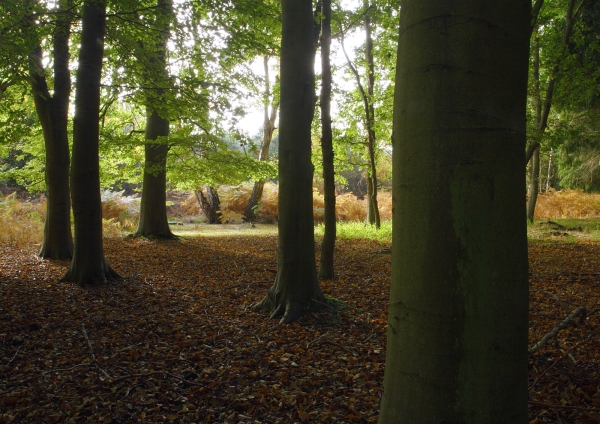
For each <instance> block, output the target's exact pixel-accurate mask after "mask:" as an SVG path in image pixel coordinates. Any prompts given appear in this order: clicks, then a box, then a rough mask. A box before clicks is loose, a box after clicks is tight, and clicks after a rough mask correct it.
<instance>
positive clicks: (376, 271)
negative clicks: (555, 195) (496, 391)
mask: <svg viewBox="0 0 600 424" xmlns="http://www.w3.org/2000/svg"><path fill="white" fill-rule="evenodd" d="M232 228H233V227H232ZM238 230H239V231H226V234H225V235H223V234H219V233H215V234H212V235H209V236H206V235H205V236H195V237H186V238H183V239H181V240H179V241H169V242H159V241H150V240H145V239H115V238H111V239H106V240H105V254H106V257H107V259H108V261H109V263H110V264H111V265H112V267H113V268H114V269H115V270H117V271H118V272H119V273H121V274H122V275H123V276H124V277H125V279H124V280H122V281H119V282H117V283H112V284H110V285H109V286H108V287H107V288H105V289H102V290H82V289H80V288H78V287H77V286H75V285H74V284H71V283H59V282H58V280H59V279H60V277H62V275H63V274H64V273H65V272H66V270H67V267H68V261H44V260H40V259H39V258H38V257H37V256H36V253H37V249H38V246H34V245H32V246H30V247H28V248H24V249H22V250H19V249H10V250H9V249H4V248H3V249H0V422H25V423H26V422H48V423H50V422H61V423H62V422H69V423H70V422H73V423H76V422H86V421H90V422H107V423H137V422H222V423H282V424H283V423H295V422H303V423H308V422H311V423H331V422H339V423H345V422H357V423H359V422H365V423H372V422H377V415H378V408H379V402H380V397H381V393H382V383H383V371H384V365H385V346H386V343H385V338H386V333H385V328H386V320H387V306H388V291H389V283H390V260H391V257H390V255H389V254H388V253H387V252H386V249H387V248H389V244H386V243H381V242H376V241H370V240H360V239H354V240H353V239H343V240H338V242H337V246H336V272H337V275H336V278H335V280H333V281H331V282H325V281H324V282H322V283H321V285H322V288H323V291H324V293H325V294H326V295H327V296H331V297H333V298H336V299H339V300H340V301H342V302H343V304H344V307H343V308H342V309H340V310H339V311H326V312H324V313H320V314H312V315H308V316H305V317H304V318H302V319H301V320H299V321H298V322H296V323H293V324H291V325H278V324H277V322H276V321H272V320H269V319H267V316H266V315H265V314H264V313H262V312H258V311H256V310H254V309H253V308H252V305H253V304H255V303H256V302H258V301H260V300H261V298H262V297H263V296H264V295H265V294H266V293H267V290H268V289H269V287H270V286H271V284H272V283H273V281H274V278H275V273H276V266H277V265H276V244H277V239H276V236H274V235H273V233H272V232H269V231H266V232H260V231H259V235H253V233H252V231H251V230H249V229H248V228H243V229H239V228H238ZM565 234H567V235H565ZM317 253H318V252H317ZM530 274H531V275H530V281H531V295H530V301H531V309H530V347H531V346H533V345H534V344H535V343H536V342H537V341H539V340H541V339H542V337H543V336H544V335H545V334H546V333H548V332H550V331H551V330H552V329H553V328H554V327H555V326H556V325H558V324H559V323H560V322H561V321H563V320H564V319H565V318H566V317H567V316H568V315H569V314H570V312H571V311H573V310H574V309H576V308H577V307H580V306H585V307H586V308H587V316H579V317H578V318H577V319H575V320H573V322H572V324H571V325H569V327H568V328H566V329H565V330H563V331H561V332H560V333H558V336H557V337H556V338H554V339H552V340H551V341H550V342H548V343H547V344H545V345H544V346H543V347H542V348H541V349H540V350H539V351H538V352H537V353H535V354H532V355H530V361H529V365H530V368H529V369H530V375H529V385H530V392H529V393H530V409H529V411H530V421H531V422H532V423H546V422H553V423H557V422H558V423H582V424H587V423H598V422H600V376H599V371H600V365H599V364H600V334H599V330H600V313H599V312H598V307H599V305H600V244H599V243H598V242H597V241H595V240H591V239H589V238H586V237H584V236H581V237H578V236H573V235H572V234H571V233H570V232H563V234H561V233H560V231H559V232H558V234H554V233H551V234H546V235H545V236H544V237H541V236H540V237H537V238H535V239H533V240H531V241H530Z"/></svg>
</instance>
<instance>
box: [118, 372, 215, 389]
mask: <svg viewBox="0 0 600 424" xmlns="http://www.w3.org/2000/svg"><path fill="white" fill-rule="evenodd" d="M158 374H161V375H164V376H166V377H171V378H174V379H176V380H179V381H183V382H184V383H187V384H191V385H192V386H200V387H204V388H207V387H206V385H205V384H202V383H195V382H193V381H190V380H186V379H185V378H183V377H179V376H178V375H175V374H171V373H170V372H166V371H152V372H147V373H143V374H129V375H126V376H123V377H119V378H115V379H114V380H113V381H112V382H113V383H117V382H119V381H122V380H127V379H128V378H135V377H151V376H153V375H158Z"/></svg>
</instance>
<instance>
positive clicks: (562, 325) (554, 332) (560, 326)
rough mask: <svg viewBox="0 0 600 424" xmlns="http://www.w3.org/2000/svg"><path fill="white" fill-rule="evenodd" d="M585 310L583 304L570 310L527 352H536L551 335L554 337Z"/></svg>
mask: <svg viewBox="0 0 600 424" xmlns="http://www.w3.org/2000/svg"><path fill="white" fill-rule="evenodd" d="M585 311H586V308H585V306H580V307H579V308H577V309H575V310H574V311H573V312H571V313H570V314H569V316H568V317H566V318H565V319H564V320H563V322H561V323H560V324H558V325H557V326H556V327H554V328H553V329H552V331H550V332H549V333H548V334H546V335H545V336H544V337H543V338H542V340H540V341H539V342H537V343H536V344H535V345H534V346H533V347H532V348H531V349H529V353H531V354H533V353H535V352H537V351H538V350H540V349H541V348H542V346H544V345H545V344H546V343H547V342H548V340H550V339H552V338H553V337H556V335H557V334H558V333H559V332H560V331H561V330H564V329H565V328H567V327H568V326H569V324H570V323H571V322H572V321H573V320H574V319H575V318H576V317H577V316H578V315H582V314H583V315H585Z"/></svg>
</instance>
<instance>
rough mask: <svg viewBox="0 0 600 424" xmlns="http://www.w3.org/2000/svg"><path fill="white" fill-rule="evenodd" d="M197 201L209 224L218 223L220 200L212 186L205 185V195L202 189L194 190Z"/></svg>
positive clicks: (219, 221) (219, 220) (219, 218)
mask: <svg viewBox="0 0 600 424" xmlns="http://www.w3.org/2000/svg"><path fill="white" fill-rule="evenodd" d="M195 193H196V198H197V199H198V203H200V208H202V212H204V215H205V216H206V219H208V223H209V224H220V223H221V200H220V199H219V193H218V192H217V190H216V189H215V188H214V187H210V186H206V196H205V195H204V193H203V192H202V190H199V191H195Z"/></svg>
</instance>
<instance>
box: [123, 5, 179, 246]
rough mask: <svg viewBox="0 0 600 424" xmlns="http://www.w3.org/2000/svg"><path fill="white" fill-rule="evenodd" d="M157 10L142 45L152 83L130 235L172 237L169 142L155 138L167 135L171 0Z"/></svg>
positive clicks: (148, 81) (149, 84)
mask: <svg viewBox="0 0 600 424" xmlns="http://www.w3.org/2000/svg"><path fill="white" fill-rule="evenodd" d="M157 10H158V11H159V13H158V17H157V20H156V24H155V26H156V28H154V30H155V31H156V33H155V34H156V35H155V36H156V37H157V40H156V42H155V43H149V44H150V45H149V46H145V49H144V53H145V54H147V55H149V59H148V63H149V69H146V70H145V72H146V73H147V75H146V84H147V85H148V86H150V87H152V86H154V90H153V91H154V92H153V93H148V94H147V105H146V134H145V135H146V145H145V151H144V154H145V157H144V159H145V162H144V181H143V185H142V201H141V204H140V221H139V224H138V228H137V230H136V232H135V234H134V235H133V236H134V237H154V238H163V239H172V238H175V235H173V233H172V232H171V229H170V228H169V220H168V218H167V193H166V191H167V154H168V153H169V145H168V144H167V142H166V140H165V139H162V140H159V141H156V140H157V139H158V138H159V137H168V136H169V119H168V114H167V110H166V109H167V108H166V107H165V96H164V90H165V87H166V85H167V84H168V81H169V76H168V72H167V60H166V56H165V54H166V49H167V42H168V40H169V25H170V22H171V19H172V16H173V9H172V4H171V1H170V0H158V1H157Z"/></svg>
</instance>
